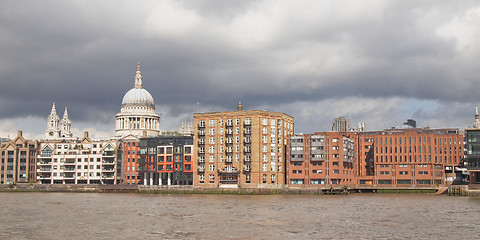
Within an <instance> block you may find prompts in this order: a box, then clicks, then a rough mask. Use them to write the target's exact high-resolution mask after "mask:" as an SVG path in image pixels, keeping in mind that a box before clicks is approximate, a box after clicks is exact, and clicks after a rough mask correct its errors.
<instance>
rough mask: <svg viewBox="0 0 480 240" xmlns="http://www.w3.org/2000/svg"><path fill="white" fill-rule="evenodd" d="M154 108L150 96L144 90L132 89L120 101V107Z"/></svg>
mask: <svg viewBox="0 0 480 240" xmlns="http://www.w3.org/2000/svg"><path fill="white" fill-rule="evenodd" d="M125 105H135V106H155V102H154V101H153V97H152V95H151V94H150V93H149V92H148V91H147V90H145V89H144V88H132V89H130V91H128V92H127V93H125V96H123V100H122V106H125Z"/></svg>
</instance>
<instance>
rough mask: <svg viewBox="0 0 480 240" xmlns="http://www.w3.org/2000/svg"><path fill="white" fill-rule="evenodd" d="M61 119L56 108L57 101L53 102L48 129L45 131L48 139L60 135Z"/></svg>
mask: <svg viewBox="0 0 480 240" xmlns="http://www.w3.org/2000/svg"><path fill="white" fill-rule="evenodd" d="M59 122H60V119H59V118H58V115H57V110H56V109H55V103H53V106H52V110H51V111H50V115H49V116H48V120H47V130H46V131H45V138H46V139H55V138H59V137H60V128H59Z"/></svg>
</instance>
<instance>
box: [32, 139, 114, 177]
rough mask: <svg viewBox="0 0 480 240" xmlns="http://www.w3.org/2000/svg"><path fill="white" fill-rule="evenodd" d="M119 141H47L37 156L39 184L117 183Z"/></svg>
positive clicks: (43, 143) (41, 143)
mask: <svg viewBox="0 0 480 240" xmlns="http://www.w3.org/2000/svg"><path fill="white" fill-rule="evenodd" d="M118 145H119V143H118V142H117V141H115V140H91V139H90V138H89V137H88V133H87V132H85V136H84V137H83V139H81V140H78V139H70V140H65V139H63V140H58V139H57V140H45V141H42V142H40V153H39V155H38V156H37V181H38V182H39V183H43V184H117V183H119V182H120V180H121V173H120V170H121V163H120V162H119V161H117V148H118Z"/></svg>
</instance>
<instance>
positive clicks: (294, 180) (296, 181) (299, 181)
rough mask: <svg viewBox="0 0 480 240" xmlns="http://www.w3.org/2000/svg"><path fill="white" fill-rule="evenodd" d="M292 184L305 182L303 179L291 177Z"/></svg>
mask: <svg viewBox="0 0 480 240" xmlns="http://www.w3.org/2000/svg"><path fill="white" fill-rule="evenodd" d="M290 184H303V179H290Z"/></svg>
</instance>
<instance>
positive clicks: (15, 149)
mask: <svg viewBox="0 0 480 240" xmlns="http://www.w3.org/2000/svg"><path fill="white" fill-rule="evenodd" d="M37 147H38V142H37V141H29V140H26V139H25V138H23V136H22V131H18V135H17V137H16V138H15V139H13V140H10V141H4V142H1V146H0V152H1V155H2V158H1V159H0V167H1V168H0V169H1V171H0V184H16V183H26V182H35V181H36V168H37V167H36V157H37Z"/></svg>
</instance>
